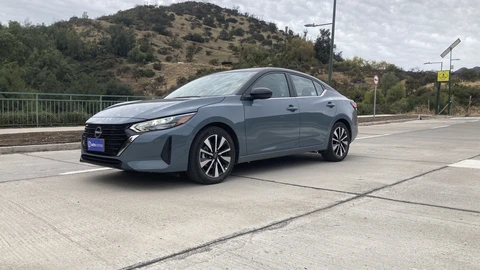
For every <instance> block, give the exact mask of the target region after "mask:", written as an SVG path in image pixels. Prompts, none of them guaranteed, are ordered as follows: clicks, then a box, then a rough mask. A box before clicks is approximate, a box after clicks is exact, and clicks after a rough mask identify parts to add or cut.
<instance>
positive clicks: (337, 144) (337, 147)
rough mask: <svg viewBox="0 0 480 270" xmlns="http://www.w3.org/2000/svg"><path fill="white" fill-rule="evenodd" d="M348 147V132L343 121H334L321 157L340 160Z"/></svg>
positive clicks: (345, 154) (343, 157)
mask: <svg viewBox="0 0 480 270" xmlns="http://www.w3.org/2000/svg"><path fill="white" fill-rule="evenodd" d="M349 148H350V133H349V132H348V129H347V127H346V126H345V124H344V123H341V122H338V123H336V124H335V125H334V126H333V128H332V132H331V134H330V139H329V143H328V149H327V151H326V152H323V153H322V157H323V158H324V159H325V160H328V161H334V162H337V161H342V160H343V159H345V157H346V156H347V154H348V150H349Z"/></svg>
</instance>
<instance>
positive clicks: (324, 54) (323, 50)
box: [314, 29, 331, 65]
mask: <svg viewBox="0 0 480 270" xmlns="http://www.w3.org/2000/svg"><path fill="white" fill-rule="evenodd" d="M330 43H331V38H330V30H328V29H320V36H318V37H317V40H315V45H314V48H315V57H316V58H317V59H318V60H319V61H320V62H321V63H322V64H324V65H325V64H327V63H328V62H329V60H330Z"/></svg>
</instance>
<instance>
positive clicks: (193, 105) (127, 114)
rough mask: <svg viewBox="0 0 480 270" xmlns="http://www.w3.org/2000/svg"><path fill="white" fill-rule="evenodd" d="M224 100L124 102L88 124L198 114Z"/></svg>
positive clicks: (220, 98)
mask: <svg viewBox="0 0 480 270" xmlns="http://www.w3.org/2000/svg"><path fill="white" fill-rule="evenodd" d="M224 98H225V97H204V98H175V99H156V100H147V101H145V100H143V101H131V102H123V103H119V104H116V105H113V106H110V107H108V108H106V109H104V110H103V111H100V112H98V113H97V114H95V115H94V116H92V117H91V118H90V119H88V121H87V123H96V124H124V123H131V122H138V121H142V120H147V119H156V118H162V117H167V116H171V115H178V114H182V113H190V112H196V111H197V110H198V109H199V108H201V107H203V106H207V105H210V104H214V103H218V102H221V101H222V100H223V99H224Z"/></svg>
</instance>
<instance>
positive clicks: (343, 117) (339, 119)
mask: <svg viewBox="0 0 480 270" xmlns="http://www.w3.org/2000/svg"><path fill="white" fill-rule="evenodd" d="M339 122H340V123H343V124H344V125H345V126H346V127H347V129H348V133H349V134H350V140H352V136H353V134H352V123H351V122H350V120H349V118H348V116H347V115H344V114H339V115H337V116H336V117H335V118H334V119H333V121H332V124H331V126H330V130H329V133H328V134H330V133H331V132H332V128H333V126H334V125H335V124H336V123H339Z"/></svg>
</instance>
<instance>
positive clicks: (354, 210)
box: [0, 118, 480, 269]
mask: <svg viewBox="0 0 480 270" xmlns="http://www.w3.org/2000/svg"><path fill="white" fill-rule="evenodd" d="M472 138H480V122H479V121H478V120H477V119H464V118H461V119H455V120H452V119H442V120H440V119H438V120H428V121H425V120H423V121H413V122H407V123H395V124H387V125H378V126H368V127H361V128H360V134H359V137H358V140H357V141H355V142H354V143H353V144H352V147H351V152H350V155H349V157H348V158H347V159H346V160H344V161H343V162H340V163H327V162H324V161H323V160H322V158H321V156H320V155H316V154H303V155H296V156H291V157H283V158H278V159H272V160H266V161H259V162H252V163H248V164H240V165H238V166H237V167H236V168H235V170H234V176H232V177H231V178H229V179H228V180H227V181H226V182H224V183H222V184H219V185H214V186H200V185H196V184H193V183H190V182H188V181H187V180H185V179H182V178H173V177H167V176H165V175H155V174H126V173H123V172H120V171H117V170H104V169H102V168H98V167H96V166H90V165H85V164H80V163H78V157H79V153H78V151H77V150H73V151H58V152H44V153H29V154H12V155H2V156H0V164H1V168H2V174H1V176H0V216H1V217H2V218H0V232H1V233H0V268H2V269H3V268H5V269H32V268H35V269H65V268H68V269H140V268H148V269H325V268H327V269H329V268H332V269H338V268H356V269H358V268H360V269H378V268H402V269H403V268H417V269H419V268H422V269H438V268H447V269H452V268H453V269H478V268H479V267H480V256H479V253H478V250H480V244H479V243H480V234H479V233H478V232H479V228H480V204H479V201H480V200H479V198H480V195H479V194H480V169H479V168H476V167H475V164H477V163H476V161H478V162H480V150H479V149H480V140H474V139H473V140H472ZM465 160H467V161H468V162H465ZM459 162H461V164H462V166H463V167H462V166H459V165H458V164H459Z"/></svg>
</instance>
